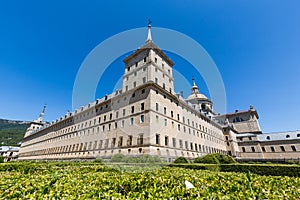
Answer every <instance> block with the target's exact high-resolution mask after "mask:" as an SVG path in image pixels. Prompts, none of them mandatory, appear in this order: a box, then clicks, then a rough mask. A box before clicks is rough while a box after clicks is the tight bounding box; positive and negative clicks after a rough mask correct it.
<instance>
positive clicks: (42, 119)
mask: <svg viewBox="0 0 300 200" xmlns="http://www.w3.org/2000/svg"><path fill="white" fill-rule="evenodd" d="M46 106H47V104H45V105H44V107H43V110H42V112H41V114H40V116H39V118H38V119H37V122H39V123H42V122H43V121H44V115H45V110H46Z"/></svg>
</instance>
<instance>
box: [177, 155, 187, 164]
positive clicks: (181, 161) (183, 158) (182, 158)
mask: <svg viewBox="0 0 300 200" xmlns="http://www.w3.org/2000/svg"><path fill="white" fill-rule="evenodd" d="M174 163H189V161H188V160H187V159H186V158H185V157H182V156H181V157H178V158H176V160H174Z"/></svg>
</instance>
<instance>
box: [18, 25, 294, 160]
mask: <svg viewBox="0 0 300 200" xmlns="http://www.w3.org/2000/svg"><path fill="white" fill-rule="evenodd" d="M124 63H125V68H124V75H123V86H122V89H121V90H117V91H115V92H114V93H112V94H110V95H107V96H105V97H103V98H101V99H97V100H96V101H94V102H91V103H89V104H87V105H86V106H83V107H81V108H79V109H77V110H75V111H73V112H71V113H67V114H66V115H65V116H64V117H61V118H60V119H57V120H55V121H53V122H52V123H45V122H44V120H43V116H44V110H45V108H44V109H43V111H42V113H41V115H40V117H39V118H38V119H37V120H35V121H32V122H31V124H30V127H29V128H28V130H27V132H26V134H25V136H24V139H23V142H22V145H21V149H20V152H19V160H51V159H55V160H58V159H94V158H98V157H101V158H105V159H106V158H107V159H109V158H111V156H112V155H113V154H116V153H122V154H124V155H129V156H140V155H143V154H150V155H155V156H159V157H161V158H162V159H165V160H168V161H172V160H174V159H175V158H176V157H179V156H184V157H188V158H190V159H194V158H196V157H199V156H202V155H205V154H211V153H222V154H229V155H231V156H233V157H236V158H237V159H243V158H246V159H247V158H248V159H258V158H261V159H265V158H278V159H279V158H280V159H281V158H285V156H287V158H289V156H292V157H293V158H299V150H300V142H299V140H300V135H298V136H295V138H294V137H293V138H291V139H292V140H289V143H288V144H285V143H286V142H285V141H286V140H276V141H275V143H274V141H272V140H271V139H270V140H263V141H261V140H262V138H261V135H265V134H261V133H262V132H261V130H260V126H259V123H258V114H257V111H256V110H255V109H254V108H253V107H252V106H250V108H249V110H245V111H236V112H234V113H230V114H225V115H218V114H216V113H215V112H214V111H213V102H211V101H210V100H209V99H208V98H207V97H206V96H205V95H203V94H201V93H200V92H199V89H198V87H197V85H196V83H195V80H193V86H192V88H191V94H190V96H189V97H188V98H187V99H185V98H184V97H183V96H182V95H180V94H176V93H175V91H174V78H173V75H172V67H173V62H172V61H171V60H170V59H169V58H168V57H167V56H166V54H164V52H163V51H162V50H161V49H159V47H158V46H156V45H155V43H154V42H153V41H152V38H151V25H150V24H149V25H148V37H147V40H146V42H145V45H144V46H142V47H140V48H139V49H137V50H136V51H135V52H134V53H132V54H131V55H130V56H128V57H126V58H125V59H124ZM270 135H272V134H270ZM270 137H271V138H272V136H269V138H270ZM277 138H278V137H277ZM285 139H286V138H285ZM270 141H271V142H273V143H272V144H271V145H269V143H268V142H270ZM283 143H284V150H285V151H282V152H281V157H280V156H279V155H280V154H278V152H276V151H279V150H280V148H281V147H277V146H278V145H279V146H282V144H283ZM274 146H276V147H274ZM292 146H293V147H292ZM263 147H264V148H263ZM272 147H273V148H276V150H274V151H273V150H272V149H271V148H272ZM281 150H282V149H281ZM288 153H290V154H288ZM297 156H298V157H297Z"/></svg>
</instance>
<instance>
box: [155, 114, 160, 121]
mask: <svg viewBox="0 0 300 200" xmlns="http://www.w3.org/2000/svg"><path fill="white" fill-rule="evenodd" d="M155 119H156V123H158V119H159V118H158V115H156V117H155Z"/></svg>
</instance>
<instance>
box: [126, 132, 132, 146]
mask: <svg viewBox="0 0 300 200" xmlns="http://www.w3.org/2000/svg"><path fill="white" fill-rule="evenodd" d="M127 145H128V146H131V145H132V135H129V136H128V140H127Z"/></svg>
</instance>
